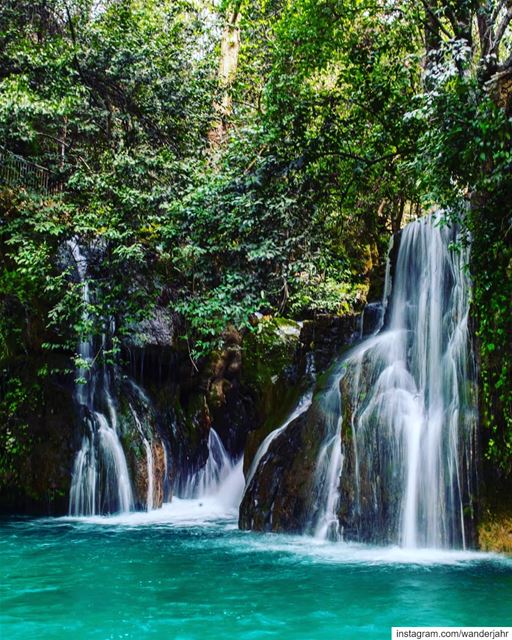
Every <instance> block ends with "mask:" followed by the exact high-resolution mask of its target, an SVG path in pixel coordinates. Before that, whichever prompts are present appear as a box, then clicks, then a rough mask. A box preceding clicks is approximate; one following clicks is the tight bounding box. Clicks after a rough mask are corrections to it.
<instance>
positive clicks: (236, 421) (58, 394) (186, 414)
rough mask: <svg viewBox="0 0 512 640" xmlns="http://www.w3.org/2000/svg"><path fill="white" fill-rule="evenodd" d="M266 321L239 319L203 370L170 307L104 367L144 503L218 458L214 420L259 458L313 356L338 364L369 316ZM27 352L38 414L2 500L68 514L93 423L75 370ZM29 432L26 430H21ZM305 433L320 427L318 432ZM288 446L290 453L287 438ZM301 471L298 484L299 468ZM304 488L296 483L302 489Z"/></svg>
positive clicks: (157, 500) (26, 415)
mask: <svg viewBox="0 0 512 640" xmlns="http://www.w3.org/2000/svg"><path fill="white" fill-rule="evenodd" d="M256 324H257V328H256V330H255V331H254V332H252V333H247V334H246V335H244V336H242V335H240V334H239V333H238V332H236V331H234V330H232V329H231V330H228V331H227V332H226V334H225V336H224V338H225V340H224V346H223V349H222V350H221V351H219V352H217V353H215V354H213V355H212V357H211V359H210V360H209V361H208V362H205V363H203V365H202V366H201V367H200V370H199V371H197V370H196V369H195V368H194V366H193V365H192V362H191V360H190V358H189V354H188V350H187V349H186V348H185V347H184V345H183V344H181V343H180V341H179V337H177V336H179V321H178V320H177V319H176V318H173V317H172V316H171V315H170V314H168V313H166V312H164V311H162V312H159V313H157V314H156V316H155V318H154V319H153V320H152V321H148V322H146V323H145V324H144V325H143V326H142V325H141V326H140V327H139V328H138V329H137V331H134V335H133V336H131V337H130V339H129V340H127V341H126V342H124V343H123V345H122V353H121V360H120V363H119V364H118V365H116V367H112V366H111V365H109V366H108V367H107V369H108V371H107V370H106V369H102V370H101V371H99V370H98V372H97V373H96V374H95V380H96V382H95V384H97V386H98V389H101V388H102V387H104V385H105V384H107V381H108V392H107V393H106V394H105V395H101V394H100V395H98V393H96V396H97V400H96V401H95V406H94V410H95V411H100V412H102V413H103V414H104V415H105V416H106V417H107V418H108V420H109V422H110V423H111V424H113V423H116V425H117V426H116V429H117V432H118V434H119V439H120V443H121V445H122V449H123V452H124V456H125V458H126V465H127V469H128V473H129V476H130V482H131V493H132V499H133V508H136V509H146V508H148V506H150V507H158V506H160V505H161V504H162V502H163V501H164V500H168V499H170V497H171V496H172V495H173V494H178V495H179V494H180V491H182V490H183V489H184V487H185V486H186V483H187V479H188V478H189V477H190V476H191V474H193V473H195V472H196V471H197V470H198V469H200V468H202V467H203V466H204V465H205V463H206V460H207V457H208V437H209V433H210V429H211V428H214V429H215V431H216V432H217V433H218V434H219V436H220V438H221V440H222V442H223V444H224V446H225V448H226V450H227V452H228V453H229V455H230V456H231V457H232V458H234V459H236V458H237V457H240V456H241V454H242V452H244V451H245V464H246V466H247V465H249V464H250V462H251V456H252V455H254V453H255V451H256V450H257V448H258V446H259V444H260V443H261V441H262V440H263V439H264V438H265V436H266V435H267V434H268V433H269V431H271V430H272V429H273V428H274V427H275V426H276V424H279V421H280V420H282V419H283V418H284V417H285V416H286V414H287V412H288V411H289V410H290V407H293V404H294V402H296V400H297V398H298V396H299V395H300V393H301V392H302V391H303V390H304V388H305V387H306V386H307V385H308V384H310V379H311V375H312V371H313V370H314V367H313V362H315V365H316V366H317V367H321V366H324V365H325V364H326V363H328V362H329V360H330V359H331V358H332V357H333V354H334V353H335V352H336V350H337V349H338V348H340V347H341V345H343V344H344V343H346V342H347V341H348V340H350V339H352V338H353V337H354V336H355V335H357V332H358V327H359V321H358V318H357V317H356V316H350V317H348V318H342V319H338V318H328V317H322V318H319V319H318V320H317V321H311V320H310V321H306V322H304V324H303V325H300V324H298V323H296V322H293V321H287V320H284V319H272V318H262V319H259V320H258V321H257V323H256ZM59 358H60V361H59V363H58V368H60V369H68V371H72V370H73V367H72V365H71V363H70V361H69V359H68V358H67V357H66V356H64V355H63V356H59ZM27 362H28V363H29V365H30V366H28V369H29V370H30V371H31V372H32V373H31V374H30V375H29V376H28V377H29V378H30V377H32V380H28V379H27V380H24V385H26V386H27V387H28V388H30V385H31V384H32V383H34V384H36V383H37V388H38V392H37V396H36V395H34V397H33V402H32V404H31V405H30V406H28V405H27V407H25V408H23V410H22V411H21V413H20V415H19V416H18V417H19V418H20V419H21V423H22V426H23V425H24V424H26V427H23V429H25V431H24V433H25V432H26V438H25V439H24V440H23V443H24V444H23V446H24V449H23V454H22V455H20V456H18V457H17V458H16V457H12V458H11V462H12V465H13V472H12V473H11V474H9V475H7V474H6V475H4V477H2V478H0V508H1V509H3V510H5V511H8V512H27V513H43V514H44V513H54V514H64V513H67V511H68V506H69V494H70V486H71V477H72V474H73V470H74V467H75V464H76V456H77V452H78V451H79V450H80V448H81V446H82V443H83V438H84V435H86V434H87V429H88V427H87V423H86V422H84V419H85V418H86V416H85V414H84V411H85V408H84V407H82V408H80V406H78V405H77V403H76V399H75V396H76V387H75V383H74V378H75V375H74V374H73V373H68V374H67V375H65V376H61V377H58V376H55V375H50V376H46V377H44V381H43V382H41V380H39V379H38V378H37V370H38V367H40V366H41V362H40V361H39V359H38V357H36V356H29V357H28V358H27ZM317 363H320V364H317ZM23 369H24V370H26V369H27V363H25V364H24V365H23ZM107 405H108V406H107ZM88 410H89V411H90V410H91V409H88ZM112 414H115V415H114V416H112ZM20 428H21V427H20ZM297 429H299V425H298V426H297ZM17 435H18V436H19V437H18V440H20V439H21V432H20V433H17ZM304 437H309V436H308V435H307V433H306V432H305V434H304ZM282 455H283V457H286V456H288V455H289V454H288V453H287V452H286V446H285V445H283V450H282ZM312 455H313V454H312ZM99 482H103V480H99ZM289 482H290V486H291V485H295V484H296V480H295V479H294V478H292V476H291V475H290V478H289ZM298 494H299V492H298V490H296V489H294V488H293V487H291V496H292V499H293V496H294V495H295V496H298ZM114 504H115V503H114ZM283 504H284V503H283ZM114 508H115V507H114ZM283 508H284V507H283ZM292 512H297V513H298V508H297V507H293V506H292V504H291V502H290V505H289V506H287V507H286V513H288V514H290V515H289V516H287V517H289V518H292V515H291V514H292ZM283 513H285V512H284V511H283ZM283 518H284V516H283ZM290 522H291V520H290ZM286 527H287V525H285V523H284V521H283V525H282V528H283V530H284V529H285V528H286Z"/></svg>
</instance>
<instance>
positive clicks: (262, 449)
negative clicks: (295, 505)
mask: <svg viewBox="0 0 512 640" xmlns="http://www.w3.org/2000/svg"><path fill="white" fill-rule="evenodd" d="M312 399H313V390H312V389H309V390H308V391H307V392H306V393H305V394H304V395H303V396H302V397H301V398H300V400H299V402H298V403H297V406H296V407H295V409H293V411H292V412H291V413H290V415H289V416H288V417H287V418H286V420H285V421H284V422H283V424H282V425H281V426H280V427H278V428H277V429H274V431H271V432H270V433H269V434H268V436H267V437H266V438H265V439H264V440H263V442H262V443H261V444H260V446H259V448H258V450H257V451H256V454H255V456H254V459H253V461H252V463H251V466H250V468H249V471H248V473H247V478H246V481H245V487H246V489H247V488H248V487H249V485H250V484H251V482H252V480H253V478H254V476H255V475H256V472H257V471H258V467H259V465H260V462H261V461H262V459H263V458H264V457H265V455H266V453H267V451H268V450H269V448H270V445H271V444H272V442H273V441H274V440H275V439H276V438H277V437H278V436H280V435H281V433H283V431H285V430H286V427H287V426H288V425H289V424H290V423H291V422H293V421H294V420H295V419H296V418H298V417H299V416H301V415H302V414H303V413H305V412H306V411H307V410H308V409H309V407H310V406H311V401H312Z"/></svg>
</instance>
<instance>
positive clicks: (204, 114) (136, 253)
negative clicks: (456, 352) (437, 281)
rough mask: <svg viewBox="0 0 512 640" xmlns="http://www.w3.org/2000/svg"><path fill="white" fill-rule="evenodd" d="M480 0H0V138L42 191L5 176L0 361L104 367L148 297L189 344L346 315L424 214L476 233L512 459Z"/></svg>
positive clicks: (492, 386)
mask: <svg viewBox="0 0 512 640" xmlns="http://www.w3.org/2000/svg"><path fill="white" fill-rule="evenodd" d="M492 6H493V3H492V2H491V3H486V4H484V3H477V4H474V3H466V2H462V3H445V2H440V3H431V2H430V0H427V2H425V3H421V4H418V5H415V3H405V2H404V3H397V2H392V1H391V0H390V1H389V2H388V1H387V0H385V1H383V2H379V3H375V2H374V1H373V0H358V1H357V2H352V1H349V0H321V1H319V0H294V1H290V2H288V1H284V0H243V1H242V2H235V1H231V0H229V1H226V2H222V3H221V4H220V6H218V7H215V6H213V5H211V3H207V2H202V1H201V0H199V1H195V0H177V1H175V0H160V1H158V2H157V1H156V0H116V1H115V2H105V3H95V2H92V0H72V1H70V2H63V1H62V0H45V1H42V0H38V1H36V2H29V1H28V0H5V1H4V2H3V3H2V5H1V7H0V69H1V71H0V138H1V139H2V141H3V145H5V146H6V147H7V149H9V150H10V151H11V152H14V153H16V154H18V155H21V156H23V157H24V158H26V159H27V160H29V161H32V162H35V163H37V164H39V165H42V166H44V167H46V168H47V169H48V170H49V172H50V188H49V192H48V193H45V194H39V196H36V195H34V194H33V193H31V192H30V191H29V190H24V189H19V190H17V191H16V192H15V191H14V190H13V189H9V188H8V187H9V185H8V184H7V185H4V187H5V188H3V189H0V211H1V213H2V218H1V222H0V255H1V258H2V264H1V270H0V289H1V308H0V360H1V361H4V362H6V361H8V360H10V359H12V358H14V357H16V356H18V355H20V354H31V353H34V352H38V351H41V350H47V351H49V352H56V351H59V350H65V352H66V353H67V354H68V355H69V356H70V358H71V357H72V356H73V354H74V352H75V351H76V344H77V342H78V340H79V339H84V338H86V337H90V336H99V335H100V334H108V335H109V346H108V350H107V351H106V352H102V353H98V354H97V356H98V357H101V358H104V359H105V360H107V361H113V360H114V359H115V357H116V354H117V352H118V349H119V345H120V341H122V339H123V338H124V337H125V336H126V335H130V334H132V333H133V332H136V331H137V325H139V323H140V322H141V321H142V320H144V319H145V318H147V317H148V316H149V315H151V314H152V312H153V311H154V309H155V306H156V305H160V306H166V307H168V308H169V309H170V310H171V311H172V312H173V313H179V314H180V315H181V317H182V320H183V323H182V326H184V327H185V334H186V339H187V341H188V347H189V349H190V352H191V354H192V356H193V357H200V356H204V355H206V354H208V352H209V351H211V350H212V349H215V348H217V347H218V346H219V344H220V342H221V340H222V334H223V332H224V330H225V329H226V327H228V326H229V325H234V326H235V327H236V328H239V329H241V328H242V329H243V328H248V327H249V318H250V316H251V314H252V313H254V312H256V311H259V312H262V313H264V314H272V315H277V316H279V315H284V314H286V315H288V316H292V317H297V318H298V317H308V316H313V315H314V314H316V313H321V312H329V313H346V312H347V311H349V310H351V309H354V308H357V307H358V306H360V305H362V304H363V303H364V302H365V299H366V298H367V296H368V295H369V294H368V290H369V285H370V275H371V272H372V270H373V271H375V267H376V265H379V264H381V263H382V256H383V253H384V250H385V246H386V243H387V239H388V237H389V234H390V232H392V231H397V230H398V229H399V228H400V227H401V225H402V224H403V223H404V222H405V221H406V220H407V219H410V218H411V217H414V216H415V215H418V214H420V213H421V212H422V210H427V209H428V208H429V207H431V206H433V205H435V206H439V205H441V206H443V207H445V208H446V209H447V210H449V211H450V212H451V215H452V216H453V217H454V218H456V219H458V220H459V221H461V223H462V224H464V225H466V227H467V229H468V231H469V232H470V233H471V235H472V238H473V240H472V242H473V252H472V264H471V270H472V274H473V278H474V282H475V289H474V306H475V311H476V316H477V319H478V329H477V331H478V337H479V340H480V352H481V365H482V366H481V375H482V386H483V391H484V396H483V413H484V415H485V419H486V422H487V423H488V425H489V434H490V436H489V440H490V445H489V455H490V456H491V457H492V459H493V460H494V461H496V462H497V463H498V464H499V465H500V466H501V468H502V469H503V470H504V471H507V470H510V469H511V468H512V462H511V460H512V455H511V446H512V444H511V443H512V426H511V416H512V409H511V408H510V405H511V401H510V398H511V395H512V390H511V386H510V385H511V384H512V383H511V380H512V375H511V366H512V365H511V362H512V355H511V351H510V341H509V336H510V318H511V317H512V313H510V300H511V299H512V295H511V291H510V282H511V278H510V270H511V266H510V260H511V255H510V245H511V242H510V228H511V221H510V201H511V184H510V175H511V173H512V172H511V171H510V170H511V145H510V140H511V130H510V128H511V125H510V120H509V119H508V118H507V116H506V114H505V110H504V109H503V108H502V105H497V104H496V103H495V102H496V100H495V99H491V97H490V96H489V92H488V85H487V84H486V83H487V81H488V80H489V79H490V78H491V77H492V76H493V74H494V73H495V72H496V71H499V70H502V67H503V64H504V61H506V60H507V59H508V56H507V51H508V49H509V48H510V35H506V31H507V30H506V29H505V30H504V33H505V35H504V36H503V39H502V41H501V42H500V43H498V44H497V48H496V50H495V51H492V52H491V51H487V49H486V47H487V46H488V38H487V39H486V38H485V33H484V34H480V35H481V37H480V41H479V46H476V44H475V42H473V40H472V38H473V35H475V36H476V32H477V28H476V27H477V26H478V25H480V26H481V24H483V22H482V18H485V20H487V21H491V22H492V20H493V19H494V20H495V21H496V20H498V21H499V20H502V19H506V16H504V15H503V12H502V13H500V11H499V10H498V11H497V13H496V11H493V10H492ZM425 7H426V8H425ZM476 9H478V17H479V18H480V20H479V21H477V15H476ZM233 12H235V13H236V12H240V15H239V23H238V22H236V24H239V25H240V27H239V34H238V35H239V36H240V42H241V45H240V51H239V56H238V60H237V71H236V75H234V77H233V78H230V79H229V82H228V86H226V82H225V79H224V81H223V80H222V78H219V77H218V67H219V56H220V55H221V54H222V47H221V46H220V43H221V38H222V34H223V30H224V29H225V28H226V20H227V19H228V18H229V16H230V15H231V14H232V13H233ZM494 14H495V15H494ZM493 16H494V17H493ZM477 22H478V25H477ZM484 22H485V21H484ZM236 24H235V25H234V26H233V25H232V28H233V29H235V30H236V29H238V27H237V26H236ZM473 24H474V26H472V25H473ZM503 24H505V23H503ZM505 26H506V25H505ZM498 32H499V29H495V33H498ZM235 41H236V38H235ZM235 48H236V47H235ZM478 56H480V58H479V57H478ZM511 59H512V58H511ZM226 92H227V94H228V95H226ZM226 98H228V100H226ZM223 101H224V102H229V103H230V104H232V109H224V113H223V114H222V117H221V118H220V119H222V120H223V123H222V125H223V126H224V127H225V130H224V134H225V135H224V136H221V138H220V142H219V140H216V138H215V135H213V134H214V133H215V131H214V129H215V123H216V122H217V121H218V120H219V106H220V103H222V102H223ZM2 175H3V174H2ZM77 242H78V243H79V244H80V246H81V248H82V251H83V252H84V253H85V254H86V255H87V269H86V270H85V274H83V275H84V278H83V281H82V280H81V278H80V277H79V271H80V269H79V267H80V265H76V264H74V263H73V260H72V251H70V246H71V245H73V243H77ZM82 266H83V265H82ZM86 290H88V291H89V297H88V300H87V301H86V299H85V296H84V292H85V291H86ZM372 295H376V293H375V292H373V293H372ZM82 364H83V363H82Z"/></svg>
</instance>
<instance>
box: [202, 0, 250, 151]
mask: <svg viewBox="0 0 512 640" xmlns="http://www.w3.org/2000/svg"><path fill="white" fill-rule="evenodd" d="M241 4H242V1H241V0H238V1H237V2H235V3H234V6H233V8H232V9H230V10H229V11H228V15H227V20H226V24H225V26H224V31H223V32H222V40H221V44H220V60H219V72H218V77H219V88H220V99H219V100H218V101H216V102H215V105H214V106H215V111H216V113H217V118H216V119H215V122H214V123H213V126H212V128H211V130H210V133H209V134H208V138H209V139H210V142H211V144H212V145H214V146H217V145H219V144H221V143H222V141H223V140H224V139H225V137H226V133H227V130H228V121H229V117H230V116H231V113H232V111H233V101H232V95H231V86H232V84H233V80H234V79H235V76H236V69H237V66H238V56H239V53H240V18H241V12H240V9H241Z"/></svg>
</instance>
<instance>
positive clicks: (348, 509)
mask: <svg viewBox="0 0 512 640" xmlns="http://www.w3.org/2000/svg"><path fill="white" fill-rule="evenodd" d="M440 223H441V220H440V219H439V218H438V217H436V216H430V217H426V218H422V219H420V220H418V221H416V222H413V223H411V224H409V225H408V226H407V227H406V228H405V229H404V230H403V232H402V234H401V238H400V247H399V251H398V256H397V262H396V266H395V270H394V275H393V278H392V283H391V287H389V282H388V284H387V286H386V289H391V292H390V294H389V298H388V300H387V303H388V304H387V311H386V320H385V323H384V328H383V329H382V330H381V331H380V332H379V333H378V334H377V335H374V336H372V337H370V338H368V339H367V340H365V341H364V342H363V343H362V344H361V345H359V346H358V347H357V348H355V349H354V350H353V351H352V352H351V353H350V354H349V355H348V356H347V357H346V358H345V359H344V360H343V361H342V362H341V364H340V365H338V369H337V371H336V374H335V375H334V376H333V380H332V385H331V388H330V390H329V391H328V392H327V393H326V394H325V396H324V398H323V400H322V404H323V409H324V412H325V415H326V418H325V420H326V421H327V422H328V423H329V424H328V429H327V436H326V438H325V440H324V443H323V445H322V446H321V448H320V453H319V456H318V459H317V471H316V475H315V479H314V488H315V492H316V496H317V501H316V508H315V509H314V510H313V513H312V514H311V515H310V522H309V528H310V530H311V532H312V533H314V534H316V535H318V536H320V537H330V538H336V537H337V536H338V535H339V534H340V533H342V532H343V529H344V530H345V534H346V535H348V537H350V538H356V539H362V540H368V541H378V542H394V543H399V544H401V545H403V546H407V547H417V546H426V547H453V546H456V547H457V546H462V547H464V546H465V545H466V537H467V536H466V524H465V523H466V520H467V519H468V517H470V516H471V496H472V489H473V487H472V479H473V474H474V467H475V464H474V462H475V461H474V438H475V431H476V429H475V428H476V398H475V384H474V382H475V366H474V362H473V356H472V352H471V348H470V336H469V331H468V314H469V304H470V299H469V296H470V283H469V278H468V275H467V273H466V267H467V264H468V248H467V247H464V246H462V247H461V246H460V244H458V245H457V246H456V247H454V246H452V243H454V242H455V241H456V240H457V232H456V230H455V229H454V228H453V227H448V226H442V224H440ZM340 522H341V525H342V528H341V531H340V530H339V523H340Z"/></svg>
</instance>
